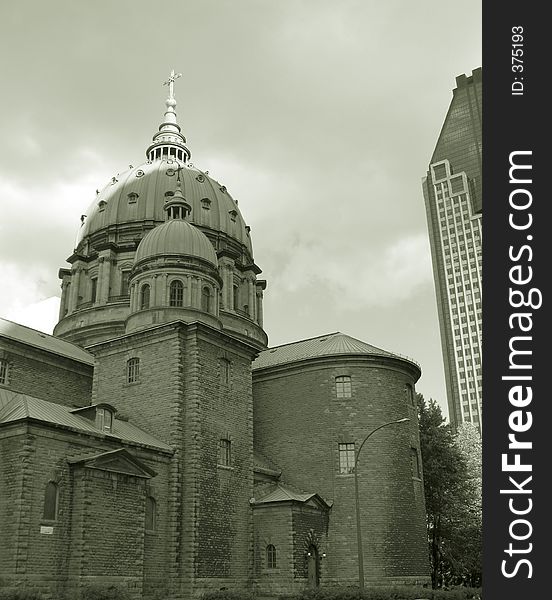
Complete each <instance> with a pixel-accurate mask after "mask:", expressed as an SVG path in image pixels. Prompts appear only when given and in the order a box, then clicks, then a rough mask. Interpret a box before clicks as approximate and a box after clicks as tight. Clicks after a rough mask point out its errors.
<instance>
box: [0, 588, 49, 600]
mask: <svg viewBox="0 0 552 600" xmlns="http://www.w3.org/2000/svg"><path fill="white" fill-rule="evenodd" d="M0 600H44V596H43V595H42V594H40V593H38V592H35V591H32V590H14V589H5V590H0Z"/></svg>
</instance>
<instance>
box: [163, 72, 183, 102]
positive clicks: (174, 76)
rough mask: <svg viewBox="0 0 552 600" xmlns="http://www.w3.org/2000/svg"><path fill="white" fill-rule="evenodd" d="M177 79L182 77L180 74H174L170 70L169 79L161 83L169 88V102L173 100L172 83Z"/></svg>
mask: <svg viewBox="0 0 552 600" xmlns="http://www.w3.org/2000/svg"><path fill="white" fill-rule="evenodd" d="M179 77H182V73H176V74H175V72H174V69H172V70H171V74H170V75H169V78H168V79H167V81H165V82H164V83H163V85H168V86H169V98H171V100H172V99H174V82H175V80H176V79H178V78H179Z"/></svg>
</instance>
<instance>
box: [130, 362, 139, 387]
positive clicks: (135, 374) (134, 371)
mask: <svg viewBox="0 0 552 600" xmlns="http://www.w3.org/2000/svg"><path fill="white" fill-rule="evenodd" d="M139 379H140V359H139V358H129V359H128V360H127V383H136V382H137V381H139Z"/></svg>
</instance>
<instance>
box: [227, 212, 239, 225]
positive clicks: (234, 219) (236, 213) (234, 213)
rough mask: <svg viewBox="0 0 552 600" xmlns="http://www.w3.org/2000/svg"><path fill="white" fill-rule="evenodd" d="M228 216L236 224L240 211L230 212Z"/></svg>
mask: <svg viewBox="0 0 552 600" xmlns="http://www.w3.org/2000/svg"><path fill="white" fill-rule="evenodd" d="M228 214H229V215H230V218H231V219H232V221H234V223H235V222H236V217H237V216H238V211H237V210H234V209H232V210H229V211H228Z"/></svg>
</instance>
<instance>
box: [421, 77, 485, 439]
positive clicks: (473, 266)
mask: <svg viewBox="0 0 552 600" xmlns="http://www.w3.org/2000/svg"><path fill="white" fill-rule="evenodd" d="M481 99H482V87H481V68H479V69H475V70H474V71H473V72H472V74H471V76H466V75H460V76H459V77H457V78H456V88H455V89H454V90H453V98H452V102H451V104H450V107H449V110H448V112H447V116H446V118H445V122H444V124H443V127H442V129H441V133H440V134H439V138H438V140H437V144H436V146H435V150H434V152H433V156H432V157H431V161H430V164H429V169H428V171H427V174H426V177H424V179H423V192H424V199H425V205H426V213H427V222H428V230H429V238H430V244H431V256H432V262H433V274H434V278H435V291H436V295H437V309H438V314H439V325H440V330H441V346H442V351H443V362H444V369H445V379H446V386H447V401H448V407H449V417H450V422H451V424H452V426H453V428H454V429H456V428H457V427H458V426H459V425H461V424H462V423H465V422H470V423H473V424H474V425H477V427H478V428H479V431H480V432H481V426H482V386H481V358H482V357H481V314H482V311H481V275H482V265H481V245H482V238H481V235H482V232H481V215H482V200H483V196H482V169H481V154H482V135H481V133H482V132H481Z"/></svg>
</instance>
